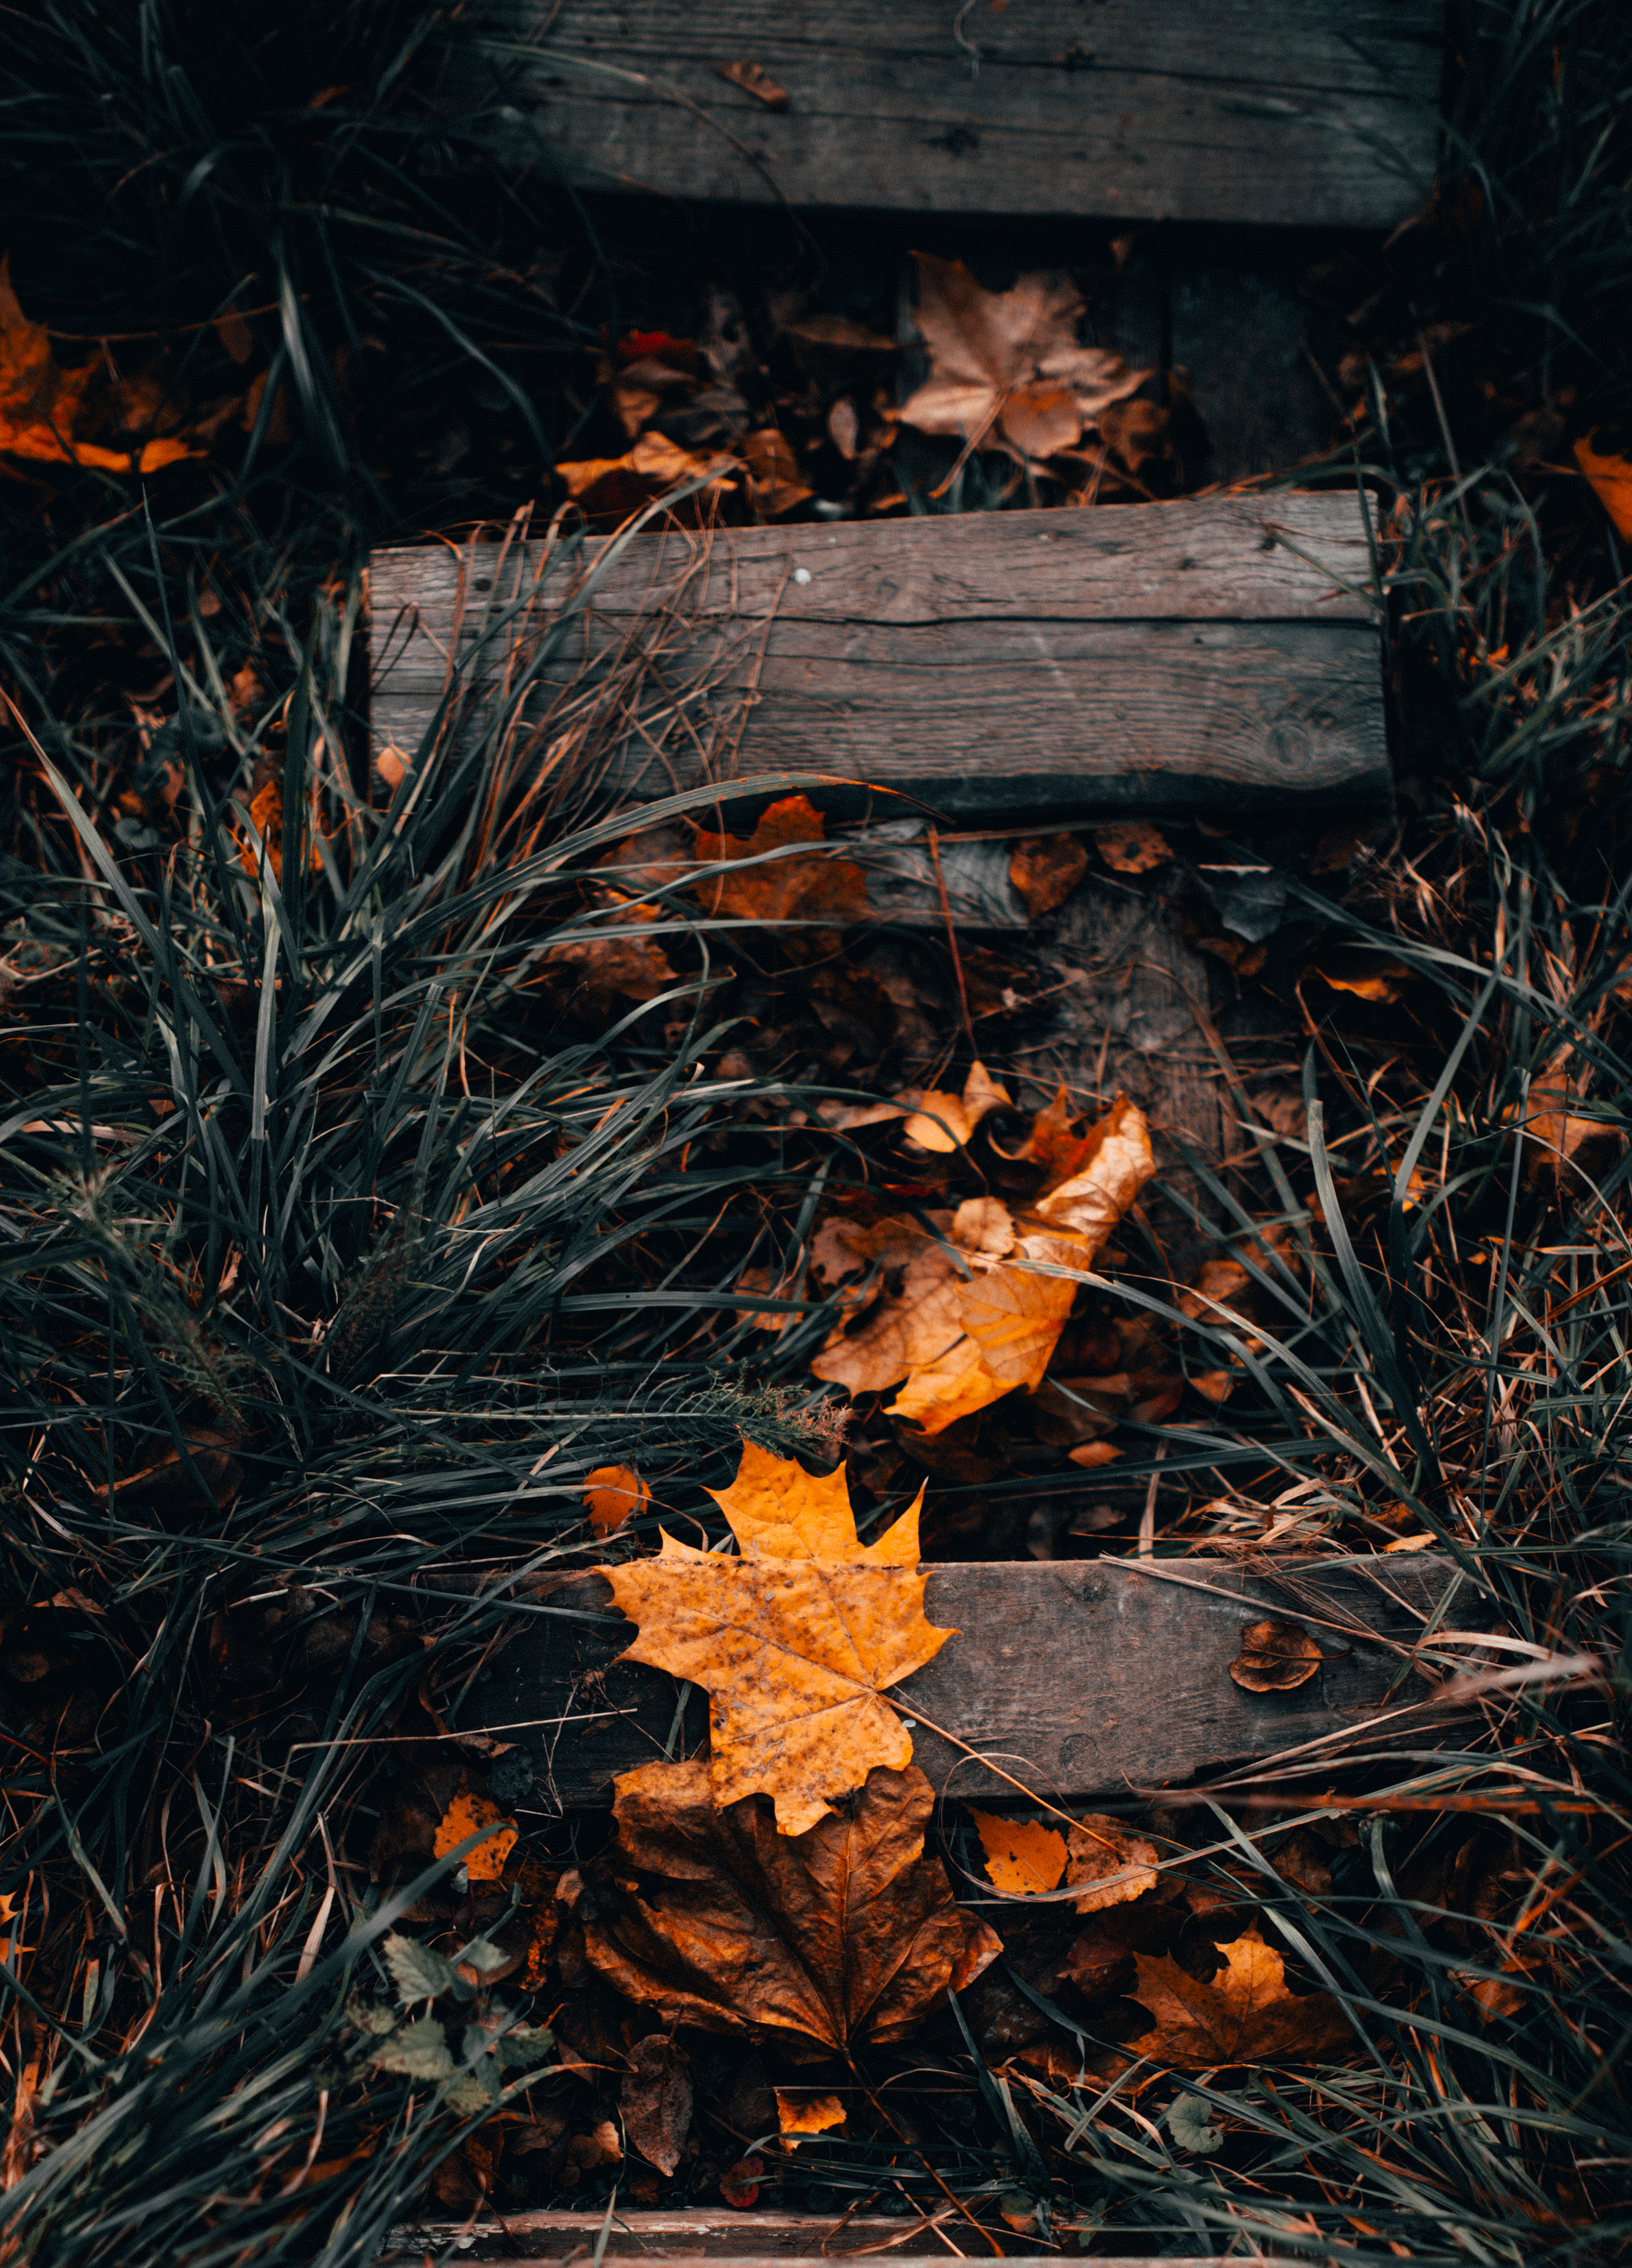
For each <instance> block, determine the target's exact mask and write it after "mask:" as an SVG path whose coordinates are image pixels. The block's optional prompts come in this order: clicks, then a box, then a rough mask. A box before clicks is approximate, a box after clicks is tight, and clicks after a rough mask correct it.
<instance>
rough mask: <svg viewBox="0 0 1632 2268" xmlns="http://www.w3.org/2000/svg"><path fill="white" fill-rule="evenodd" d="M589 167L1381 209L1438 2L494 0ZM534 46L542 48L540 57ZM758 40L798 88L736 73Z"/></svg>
mask: <svg viewBox="0 0 1632 2268" xmlns="http://www.w3.org/2000/svg"><path fill="white" fill-rule="evenodd" d="M506 17H507V18H508V22H507V25H506V26H505V28H507V29H508V30H509V31H510V33H511V38H510V39H508V40H505V39H503V38H501V39H499V40H496V42H495V45H496V47H497V48H501V49H502V50H503V51H504V55H505V57H506V59H507V60H510V61H515V60H518V59H519V57H520V55H521V53H522V51H523V49H524V48H531V51H532V54H531V55H530V56H529V58H528V63H527V70H526V82H525V90H524V94H523V99H524V100H525V101H526V103H527V105H528V107H530V109H531V110H532V114H533V124H534V126H535V127H536V129H537V130H538V138H539V142H540V144H541V146H542V147H543V148H545V149H547V150H548V153H549V158H550V162H551V164H552V166H555V167H556V168H558V169H560V170H561V171H562V173H564V174H565V176H566V177H567V178H568V179H569V180H571V181H572V182H574V183H575V184H576V185H577V186H578V187H580V188H599V189H614V190H623V191H635V192H639V193H643V194H647V193H656V194H658V195H664V196H670V197H687V198H711V199H724V200H728V201H731V202H733V203H775V202H776V201H778V200H783V201H785V202H786V203H789V204H791V205H795V206H805V207H821V206H828V207H832V206H850V207H855V206H869V207H876V208H879V209H891V210H908V211H932V212H938V213H960V212H967V213H976V212H979V213H1003V214H1016V215H1018V214H1061V215H1070V216H1074V217H1084V216H1089V215H1092V216H1093V217H1097V218H1100V219H1107V218H1108V219H1125V220H1128V221H1146V220H1188V221H1208V222H1219V221H1222V222H1235V223H1248V224H1259V225H1266V224H1267V225H1276V226H1288V227H1336V228H1375V229H1381V228H1388V227H1392V226H1393V225H1395V224H1396V223H1398V222H1399V221H1400V220H1402V219H1404V218H1405V217H1406V216H1407V215H1408V213H1410V212H1411V211H1413V210H1415V208H1416V207H1417V206H1419V205H1420V204H1421V203H1422V201H1423V198H1424V197H1425V195H1427V192H1428V189H1429V187H1430V183H1431V181H1432V179H1433V174H1434V166H1435V158H1436V153H1437V140H1438V118H1437V109H1438V103H1439V94H1440V77H1441V69H1442V65H1441V51H1440V48H1441V40H1442V37H1443V32H1444V17H1445V11H1444V5H1443V0H1162V4H1160V5H1158V6H1155V7H1152V6H1150V4H1149V0H1097V4H1095V5H1093V6H1092V7H1090V6H1088V5H1086V4H1084V0H1015V4H1013V5H1007V4H1002V5H995V4H993V0H974V5H972V6H968V7H960V6H959V0H890V4H889V5H888V6H880V5H878V0H821V4H820V6H817V5H815V4H812V0H788V4H784V5H783V6H781V7H777V8H767V7H765V6H763V5H761V4H760V0H559V4H558V0H506ZM533 56H536V61H533V60H532V57H533ZM740 63H748V64H755V65H757V66H758V67H759V69H760V70H761V71H762V72H763V73H764V74H765V75H766V77H767V79H768V82H769V83H770V85H772V87H774V88H776V89H779V90H780V91H781V92H782V93H783V95H785V97H786V101H785V105H784V106H783V107H777V108H771V107H768V106H767V104H766V102H765V101H763V100H761V99H759V98H758V97H756V96H755V95H754V93H752V92H748V91H747V90H746V88H745V87H744V86H742V85H740V84H737V83H734V82H732V81H730V80H728V79H726V78H725V77H724V76H723V75H722V74H723V70H724V68H726V67H729V66H731V65H732V64H740Z"/></svg>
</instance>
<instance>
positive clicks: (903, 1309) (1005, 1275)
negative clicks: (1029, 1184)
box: [811, 1064, 1183, 1433]
mask: <svg viewBox="0 0 1632 2268" xmlns="http://www.w3.org/2000/svg"><path fill="white" fill-rule="evenodd" d="M975 1068H976V1070H977V1071H981V1066H980V1065H978V1064H977V1065H976V1067H975ZM973 1079H974V1074H973V1073H972V1074H971V1081H972V1082H973ZM981 1080H982V1082H983V1083H984V1084H983V1087H982V1090H981V1095H982V1097H984V1096H988V1095H991V1094H996V1095H999V1096H1001V1099H1002V1100H1003V1101H1005V1102H1006V1101H1007V1099H1008V1098H1007V1097H1006V1096H1005V1095H1002V1091H1001V1089H994V1088H992V1086H991V1085H990V1082H989V1081H988V1080H986V1075H985V1073H984V1071H981ZM971 1093H972V1089H971V1087H966V1089H965V1093H964V1096H963V1097H962V1098H958V1097H954V1096H951V1095H937V1096H935V1097H927V1096H921V1097H919V1098H918V1099H919V1101H921V1102H926V1103H927V1102H930V1101H933V1102H934V1103H935V1104H937V1106H939V1107H938V1108H937V1113H936V1116H937V1117H942V1118H948V1119H950V1120H952V1124H953V1127H954V1129H957V1128H959V1127H961V1126H963V1125H965V1124H967V1119H968V1116H969V1110H970V1101H971ZM986 1107H989V1108H996V1107H997V1106H996V1102H995V1101H993V1102H989V1103H988V1104H987V1105H986ZM954 1113H960V1114H961V1116H954ZM982 1115H983V1112H982ZM911 1123H915V1122H909V1125H910V1124H911ZM924 1125H925V1128H926V1130H929V1131H931V1132H939V1131H940V1129H939V1128H937V1126H936V1125H935V1123H934V1121H933V1120H930V1119H927V1118H926V1119H925V1120H924ZM942 1140H943V1143H944V1144H945V1143H946V1142H947V1137H946V1136H945V1135H944V1134H943V1136H942ZM924 1146H928V1145H924ZM1155 1170H1156V1167H1155V1160H1153V1159H1152V1157H1151V1155H1150V1136H1149V1133H1148V1130H1146V1127H1145V1123H1144V1119H1143V1116H1142V1115H1141V1113H1140V1112H1139V1111H1138V1110H1137V1109H1136V1108H1134V1106H1133V1105H1132V1104H1131V1103H1130V1102H1129V1101H1128V1099H1127V1097H1126V1096H1125V1095H1119V1096H1118V1097H1117V1099H1116V1101H1115V1102H1114V1104H1113V1105H1112V1107H1111V1109H1110V1110H1109V1111H1108V1112H1107V1113H1106V1116H1105V1117H1104V1118H1103V1119H1101V1120H1100V1122H1099V1124H1098V1125H1097V1126H1096V1127H1094V1128H1093V1129H1092V1131H1091V1133H1090V1134H1089V1135H1088V1136H1087V1137H1085V1138H1084V1141H1083V1142H1082V1144H1081V1145H1078V1146H1077V1150H1076V1152H1075V1154H1074V1158H1073V1166H1072V1170H1071V1172H1070V1175H1069V1177H1068V1179H1066V1180H1065V1181H1064V1182H1062V1183H1061V1184H1060V1186H1059V1187H1058V1188H1057V1189H1054V1190H1053V1191H1052V1192H1050V1193H1049V1194H1048V1195H1046V1196H1045V1197H1041V1198H1040V1200H1039V1201H1038V1203H1037V1204H1036V1206H1035V1207H1034V1209H1033V1211H1032V1212H1030V1213H1026V1214H1022V1215H1021V1216H1020V1217H1019V1219H1013V1217H1012V1216H1011V1215H1009V1214H1008V1213H1007V1211H1006V1208H1004V1207H1003V1206H1002V1205H1001V1204H998V1203H997V1201H996V1200H995V1199H981V1200H970V1201H968V1202H967V1203H966V1204H964V1205H962V1206H960V1207H959V1211H958V1212H957V1213H956V1214H955V1215H952V1216H948V1215H947V1214H945V1213H944V1212H943V1213H939V1214H931V1215H930V1216H929V1218H930V1222H931V1224H932V1226H933V1227H934V1228H936V1229H937V1230H939V1231H940V1232H941V1237H943V1238H945V1241H941V1240H940V1238H937V1236H935V1235H933V1234H931V1233H930V1231H929V1230H928V1229H925V1228H923V1227H922V1226H919V1224H918V1223H916V1222H915V1221H909V1220H903V1219H895V1218H890V1219H885V1220H882V1221H878V1222H875V1223H873V1224H872V1226H871V1227H868V1228H862V1227H860V1226H858V1225H857V1224H855V1223H849V1222H842V1221H829V1222H828V1223H827V1225H826V1226H825V1227H824V1228H823V1229H822V1231H821V1233H820V1234H819V1235H818V1237H817V1239H816V1242H815V1246H814V1248H813V1251H812V1267H813V1270H814V1271H815V1273H816V1276H817V1278H818V1280H819V1282H822V1283H823V1284H824V1288H828V1287H832V1286H834V1285H838V1284H840V1283H841V1281H842V1278H843V1277H844V1276H846V1275H847V1274H849V1273H851V1272H854V1271H856V1270H867V1271H868V1274H867V1277H866V1278H865V1280H864V1284H863V1285H862V1286H860V1287H859V1288H858V1290H857V1291H856V1293H855V1294H854V1295H853V1296H852V1297H851V1299H850V1300H849V1301H848V1302H847V1305H848V1306H849V1313H848V1314H846V1315H845V1317H844V1319H843V1320H842V1322H839V1323H838V1324H837V1325H835V1326H834V1329H833V1331H832V1332H831V1333H830V1335H829V1337H828V1339H827V1344H826V1345H825V1346H824V1347H823V1349H822V1351H821V1352H820V1355H818V1357H817V1358H816V1359H815V1361H814V1362H813V1363H812V1366H811V1367H812V1371H813V1372H814V1373H815V1375H816V1376H817V1377H818V1378H823V1379H827V1380H829V1381H832V1382H833V1383H834V1384H836V1385H842V1386H846V1387H848V1388H849V1390H850V1392H851V1393H852V1394H867V1393H881V1392H883V1391H884V1389H885V1388H886V1387H890V1386H893V1385H895V1384H896V1383H897V1382H898V1381H901V1380H905V1381H906V1382H905V1384H904V1385H903V1386H902V1388H901V1393H900V1394H899V1395H897V1397H896V1399H895V1400H894V1401H893V1403H891V1404H890V1406H889V1410H888V1414H889V1415H890V1416H892V1417H895V1418H906V1419H908V1420H910V1421H911V1422H912V1423H914V1424H915V1425H917V1426H918V1427H919V1428H920V1429H921V1430H922V1431H923V1432H926V1433H938V1432H944V1431H945V1428H946V1427H947V1426H948V1425H952V1424H953V1423H955V1422H956V1420H957V1419H958V1418H963V1417H967V1416H970V1415H972V1414H973V1413H974V1411H976V1410H983V1409H984V1408H986V1406H987V1405H988V1404H989V1403H992V1402H996V1401H997V1400H999V1399H1000V1398H1001V1397H1002V1396H1003V1395H1005V1394H1011V1393H1013V1392H1014V1391H1015V1390H1016V1389H1017V1388H1026V1389H1027V1390H1030V1389H1033V1388H1036V1387H1037V1386H1038V1385H1040V1382H1041V1381H1042V1378H1043V1375H1044V1373H1045V1372H1046V1371H1047V1369H1048V1362H1049V1359H1050V1358H1051V1356H1052V1355H1053V1352H1054V1350H1055V1345H1056V1344H1058V1341H1059V1337H1060V1333H1061V1331H1062V1329H1063V1328H1064V1324H1065V1320H1066V1318H1067V1316H1068V1315H1069V1314H1070V1311H1071V1307H1072V1303H1073V1301H1074V1300H1075V1298H1076V1292H1077V1285H1076V1282H1075V1280H1074V1278H1073V1277H1071V1276H1070V1275H1067V1274H1060V1275H1053V1274H1044V1273H1042V1272H1040V1270H1041V1269H1044V1268H1049V1269H1061V1270H1079V1269H1085V1268H1088V1267H1091V1266H1092V1263H1093V1261H1094V1258H1095V1257H1096V1256H1097V1254H1098V1252H1099V1248H1100V1246H1101V1245H1102V1244H1103V1243H1104V1241H1106V1237H1107V1236H1108V1235H1109V1233H1110V1232H1111V1230H1112V1229H1113V1228H1114V1226H1115V1225H1116V1222H1117V1221H1118V1220H1120V1219H1121V1215H1122V1214H1123V1212H1125V1211H1126V1210H1127V1208H1128V1205H1129V1204H1132V1202H1133V1200H1134V1198H1135V1197H1136V1196H1137V1195H1138V1192H1139V1190H1140V1189H1141V1188H1143V1184H1144V1182H1146V1181H1148V1180H1149V1179H1150V1175H1151V1174H1152V1173H1154V1172H1155ZM960 1262H961V1264H960ZM1026 1263H1037V1264H1036V1265H1032V1266H1028V1265H1027V1264H1026ZM1182 1392H1183V1381H1182V1380H1180V1381H1178V1382H1177V1385H1176V1386H1175V1388H1174V1389H1173V1403H1175V1404H1176V1403H1177V1401H1178V1399H1179V1396H1180V1395H1181V1394H1182Z"/></svg>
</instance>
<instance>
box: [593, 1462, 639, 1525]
mask: <svg viewBox="0 0 1632 2268" xmlns="http://www.w3.org/2000/svg"><path fill="white" fill-rule="evenodd" d="M650 1503H651V1490H650V1489H649V1488H648V1487H647V1485H646V1484H645V1482H644V1481H643V1480H642V1478H641V1476H640V1475H639V1474H638V1473H637V1472H636V1471H635V1470H634V1469H633V1468H632V1467H630V1466H629V1465H597V1466H596V1468H595V1469H594V1471H593V1472H592V1473H585V1474H584V1512H585V1513H586V1514H587V1515H588V1518H589V1524H590V1526H591V1527H592V1528H593V1529H594V1531H595V1533H596V1535H613V1534H614V1533H615V1532H616V1530H617V1529H619V1528H621V1527H622V1525H623V1523H624V1521H626V1520H628V1519H629V1518H630V1516H631V1515H632V1514H633V1513H640V1512H644V1511H645V1509H646V1506H648V1505H649V1504H650Z"/></svg>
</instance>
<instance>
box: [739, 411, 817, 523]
mask: <svg viewBox="0 0 1632 2268" xmlns="http://www.w3.org/2000/svg"><path fill="white" fill-rule="evenodd" d="M737 453H738V455H739V457H740V458H741V460H742V462H743V464H744V466H745V467H746V470H747V475H748V494H749V496H750V497H752V498H753V500H754V510H755V512H758V513H759V514H760V515H761V518H762V519H777V518H778V517H779V516H780V515H781V514H782V513H783V512H791V511H792V510H793V508H794V506H795V505H796V504H803V503H804V502H805V498H806V497H811V496H814V495H815V493H816V491H815V490H814V489H812V486H811V484H810V482H808V481H805V480H801V479H800V477H799V460H798V458H797V457H796V456H795V455H794V453H793V451H792V448H791V447H790V445H789V443H788V441H787V439H786V438H785V437H784V436H783V434H782V433H780V432H779V431H777V429H776V426H775V425H767V426H764V427H762V428H761V431H759V432H757V433H745V434H744V435H743V437H742V439H741V440H740V441H739V443H738V445H737Z"/></svg>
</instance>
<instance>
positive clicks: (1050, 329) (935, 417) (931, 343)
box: [901, 252, 1149, 462]
mask: <svg viewBox="0 0 1632 2268" xmlns="http://www.w3.org/2000/svg"><path fill="white" fill-rule="evenodd" d="M913 257H914V259H915V261H917V263H918V328H919V329H920V330H921V331H922V333H923V341H924V344H925V345H926V346H927V347H928V349H929V350H930V376H929V378H928V379H927V380H926V381H925V382H924V384H923V386H921V387H918V389H917V390H916V392H915V394H913V395H912V397H911V398H910V400H909V401H908V402H907V403H906V404H905V406H904V407H903V409H901V417H902V419H903V421H904V422H905V423H907V424H908V425H915V426H916V427H917V428H918V430H919V431H920V432H923V433H943V434H949V435H957V436H959V437H960V438H962V439H963V440H964V441H965V442H966V443H967V444H968V445H969V446H971V447H974V448H988V449H996V448H1004V449H1007V450H1008V452H1009V453H1011V455H1015V456H1018V457H1019V458H1021V459H1023V460H1026V461H1028V462H1033V461H1035V460H1039V459H1041V458H1045V457H1050V456H1052V455H1053V454H1054V453H1055V451H1056V450H1059V449H1069V448H1071V447H1074V446H1075V445H1076V444H1077V441H1079V440H1080V439H1081V438H1082V434H1083V430H1084V426H1088V425H1092V423H1094V422H1095V421H1096V420H1097V418H1098V417H1099V414H1100V412H1101V411H1102V410H1104V409H1107V408H1108V407H1109V405H1110V404H1111V403H1112V402H1114V401H1121V400H1122V399H1123V398H1124V397H1125V396H1126V395H1128V394H1132V393H1134V392H1136V389H1137V388H1138V387H1139V386H1140V385H1141V384H1142V383H1143V380H1144V379H1145V378H1146V377H1147V376H1148V375H1149V373H1148V372H1144V371H1136V370H1129V369H1128V365H1127V364H1126V363H1124V362H1123V360H1122V358H1121V356H1120V355H1116V354H1113V353H1111V352H1110V351H1109V350H1108V349H1106V348H1104V347H1083V346H1079V345H1078V344H1077V330H1076V326H1077V318H1078V316H1079V315H1080V314H1081V313H1082V312H1083V298H1082V294H1081V293H1080V292H1079V291H1077V287H1076V285H1075V284H1072V283H1070V281H1069V280H1068V279H1066V278H1064V277H1059V276H1048V275H1041V274H1038V275H1030V276H1021V277H1020V278H1019V280H1018V283H1017V284H1015V286H1014V288H1013V290H1012V291H983V290H982V289H981V285H980V284H977V283H976V282H975V280H974V276H971V274H970V273H969V271H968V269H967V268H966V267H965V266H964V264H963V262H962V261H960V260H937V259H936V258H935V257H934V256H933V255H932V254H930V253H926V252H918V253H915V254H913Z"/></svg>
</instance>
